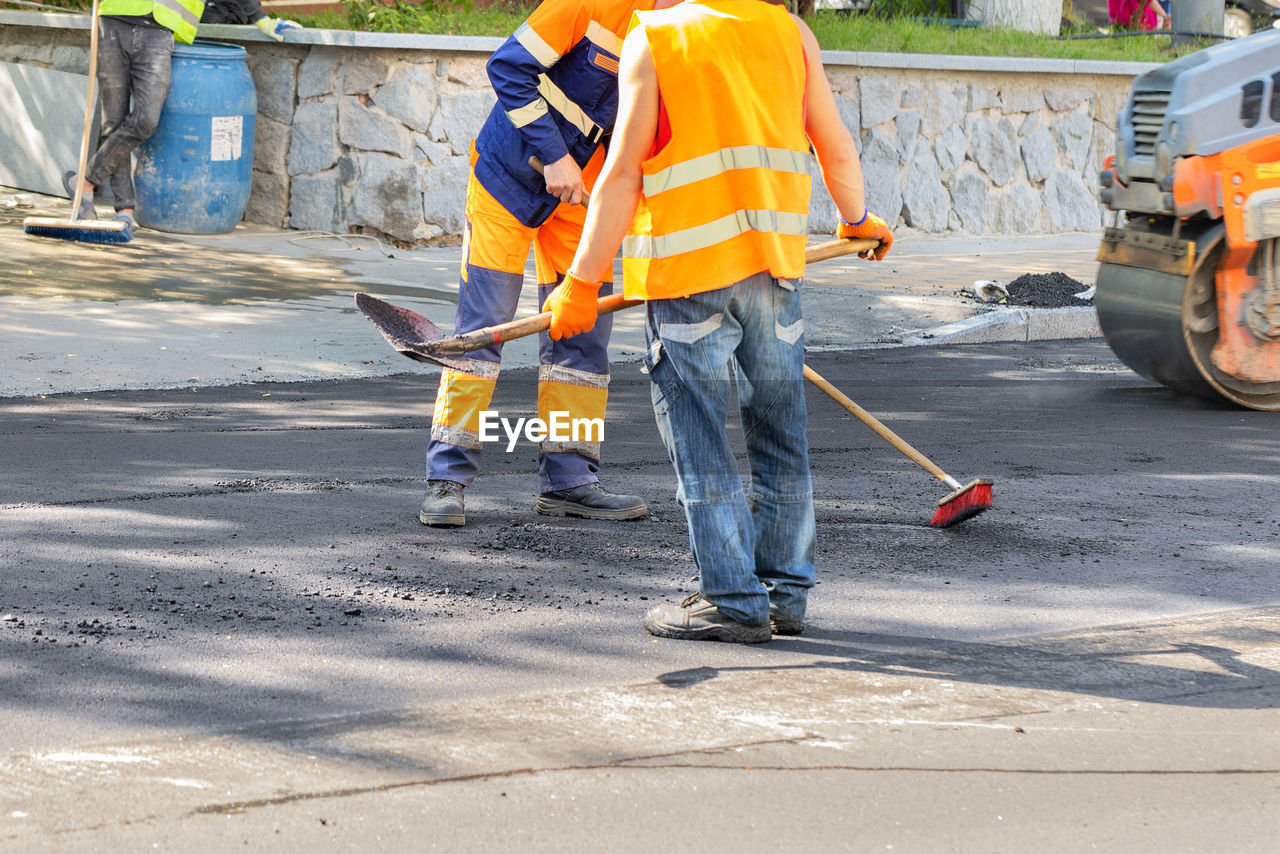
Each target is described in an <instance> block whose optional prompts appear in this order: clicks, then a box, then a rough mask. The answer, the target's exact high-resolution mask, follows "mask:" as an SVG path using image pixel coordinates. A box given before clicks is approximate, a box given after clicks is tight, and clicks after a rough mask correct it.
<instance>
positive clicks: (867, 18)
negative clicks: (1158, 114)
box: [296, 0, 1204, 62]
mask: <svg viewBox="0 0 1280 854" xmlns="http://www.w3.org/2000/svg"><path fill="white" fill-rule="evenodd" d="M534 5H536V4H534ZM532 8H533V6H532V5H525V4H521V3H519V2H512V3H507V4H495V5H493V6H491V7H489V8H486V9H468V8H466V5H465V3H464V2H459V3H458V5H454V6H449V5H447V0H445V2H440V3H437V4H436V5H431V4H424V5H401V6H387V5H384V4H382V3H380V2H378V0H347V3H346V5H345V8H344V9H343V10H340V11H329V12H324V13H321V14H317V15H299V16H297V18H296V20H297V21H298V22H299V23H301V24H303V25H304V26H307V27H319V28H325V29H343V30H348V29H360V30H372V31H377V32H407V33H439V34H447V35H460V36H508V35H510V34H511V33H512V32H514V31H515V29H516V27H518V26H520V24H521V22H522V21H524V19H525V17H527V16H528V14H529V12H530V11H531V9H532ZM806 20H807V23H808V24H809V26H810V27H811V28H812V29H813V32H814V34H815V35H816V36H817V37H818V43H819V44H821V45H822V47H823V48H824V49H827V50H859V51H872V52H882V53H933V54H951V55H962V56H1017V57H1046V58H1054V59H1098V60H1122V61H1133V62H1165V61H1168V60H1170V59H1173V58H1175V57H1176V56H1179V55H1181V54H1183V53H1187V52H1190V51H1192V50H1197V49H1198V48H1200V47H1203V46H1204V45H1193V46H1190V47H1185V48H1181V49H1179V50H1177V52H1174V51H1173V50H1171V49H1170V46H1169V38H1168V37H1167V36H1145V35H1134V36H1130V37H1124V38H1109V39H1072V38H1051V37H1048V36H1036V35H1032V34H1030V33H1022V32H1015V31H1012V30H985V29H981V28H979V27H950V26H946V25H945V24H942V23H939V22H937V21H929V20H927V19H920V18H909V17H898V18H888V19H886V18H881V17H877V16H874V15H866V14H844V13H839V12H817V13H815V14H813V15H810V16H809V17H808V18H807V19H806ZM1096 32H1097V30H1096V28H1094V27H1092V26H1090V25H1088V24H1087V23H1083V22H1082V23H1078V24H1074V25H1073V26H1072V27H1071V28H1070V29H1069V30H1068V31H1067V32H1066V33H1064V35H1066V36H1070V35H1085V34H1089V33H1096Z"/></svg>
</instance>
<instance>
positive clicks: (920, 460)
mask: <svg viewBox="0 0 1280 854" xmlns="http://www.w3.org/2000/svg"><path fill="white" fill-rule="evenodd" d="M804 378H805V379H807V380H808V381H809V382H811V383H813V384H814V385H816V386H817V387H818V388H820V389H822V390H823V391H824V392H826V393H827V396H828V397H830V398H831V399H832V400H834V401H835V402H836V403H838V404H840V405H841V406H843V407H844V408H845V409H847V410H848V411H849V412H850V413H852V414H853V415H854V417H856V418H857V419H858V420H859V421H861V422H862V423H863V424H866V425H867V426H868V427H870V428H871V429H872V430H874V431H875V432H876V433H877V434H879V436H880V438H882V439H884V440H885V441H886V442H888V443H889V444H890V445H893V446H894V447H895V448H897V449H898V450H899V451H901V452H902V453H903V454H905V455H906V456H907V458H908V459H910V460H911V461H912V462H913V463H915V464H916V465H918V466H920V468H922V469H924V470H925V471H927V472H928V473H929V474H931V475H933V476H934V477H936V478H937V479H938V480H940V481H942V482H943V483H945V484H947V485H948V486H950V487H951V488H952V489H959V488H960V483H959V481H956V480H955V479H954V478H952V477H951V476H950V475H948V474H947V473H946V472H945V471H943V470H942V469H940V468H938V466H937V465H936V464H935V463H934V462H933V460H931V459H929V458H928V457H926V456H925V455H924V454H922V453H920V452H919V451H917V450H916V449H915V448H913V447H911V446H910V445H908V444H907V441H906V440H905V439H903V438H902V437H901V436H899V435H898V434H897V433H895V432H893V431H892V430H890V429H889V428H888V427H886V426H885V425H884V424H883V423H882V422H881V421H880V419H879V418H876V417H875V416H874V415H872V414H871V413H870V412H868V411H867V410H865V409H863V408H862V407H861V406H859V405H858V404H856V403H854V401H853V399H852V398H850V397H849V396H848V395H847V394H845V393H844V392H842V391H841V390H840V389H838V388H836V387H835V386H833V385H832V384H831V383H829V382H827V380H826V379H825V378H824V377H823V376H822V375H821V374H819V373H818V372H817V371H815V370H814V369H813V368H811V367H809V366H808V365H805V366H804Z"/></svg>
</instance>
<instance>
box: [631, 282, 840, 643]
mask: <svg viewBox="0 0 1280 854" xmlns="http://www.w3.org/2000/svg"><path fill="white" fill-rule="evenodd" d="M797 287H798V283H796V282H789V281H784V280H779V279H775V278H773V277H772V276H770V275H769V274H768V273H759V274H757V275H754V276H751V277H750V278H747V279H744V280H742V281H741V282H738V283H736V284H733V285H730V286H728V287H726V288H720V289H718V290H714V291H707V292H705V293H700V294H694V295H692V296H690V297H683V298H680V299H667V300H652V301H650V302H649V303H648V304H647V306H648V325H647V338H648V341H649V349H648V352H647V353H646V355H645V365H646V367H647V368H648V370H649V378H650V380H651V391H652V395H653V411H654V414H655V416H656V417H657V421H658V431H659V432H660V433H661V434H662V441H663V443H664V444H665V445H666V447H667V455H668V456H669V457H670V458H671V462H672V464H673V465H674V466H675V472H676V480H677V484H678V486H677V491H676V498H677V500H678V501H679V502H680V504H681V505H682V506H683V507H684V512H685V518H686V519H687V520H688V523H689V544H690V546H691V548H692V549H693V560H694V563H695V564H696V565H697V567H698V577H699V590H700V592H701V593H702V595H703V596H704V597H705V598H706V599H708V600H710V601H711V602H712V603H713V604H715V605H716V607H718V608H719V609H720V610H721V611H723V612H724V613H726V614H728V615H729V616H731V617H733V618H734V619H735V620H738V621H739V622H742V623H746V624H748V625H761V624H763V623H766V622H768V620H769V615H770V611H771V609H772V612H773V614H774V616H776V617H781V618H785V619H801V618H803V617H804V612H805V603H806V600H807V598H808V593H809V589H810V588H811V587H813V582H814V569H813V550H814V539H815V529H814V519H813V485H812V481H811V479H810V476H809V445H808V439H807V437H806V433H805V428H806V422H807V418H806V414H805V405H804V374H803V369H804V321H803V320H802V318H801V314H800V294H799V292H798V290H797V289H796V288H797ZM733 380H736V383H737V388H738V406H739V410H740V412H741V416H742V431H743V436H744V438H745V440H746V446H747V456H748V459H749V461H750V466H751V479H750V497H749V498H748V494H747V492H746V491H744V489H743V483H742V477H741V475H740V474H739V473H738V467H737V463H736V462H735V460H734V456H733V448H732V447H731V445H730V443H729V436H728V431H727V428H726V425H727V424H728V408H729V400H730V396H731V391H730V387H731V381H733Z"/></svg>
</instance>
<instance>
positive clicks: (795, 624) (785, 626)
mask: <svg viewBox="0 0 1280 854" xmlns="http://www.w3.org/2000/svg"><path fill="white" fill-rule="evenodd" d="M769 628H771V629H772V630H773V633H774V634H775V635H798V634H800V633H801V632H803V631H804V620H797V619H795V618H794V617H775V616H774V615H773V614H770V615H769Z"/></svg>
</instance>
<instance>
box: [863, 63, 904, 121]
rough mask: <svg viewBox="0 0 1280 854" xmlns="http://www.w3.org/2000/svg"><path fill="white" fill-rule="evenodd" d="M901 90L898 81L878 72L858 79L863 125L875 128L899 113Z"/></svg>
mask: <svg viewBox="0 0 1280 854" xmlns="http://www.w3.org/2000/svg"><path fill="white" fill-rule="evenodd" d="M900 97H901V90H900V89H899V87H898V81H897V80H895V79H894V78H892V77H884V76H881V75H878V74H868V75H864V76H863V77H862V79H860V80H859V81H858V101H859V103H860V104H861V107H862V126H863V127H864V128H873V127H875V126H876V125H878V124H882V123H884V122H887V121H889V120H890V119H892V118H893V117H894V116H896V115H897V114H898V100H899V98H900Z"/></svg>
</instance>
